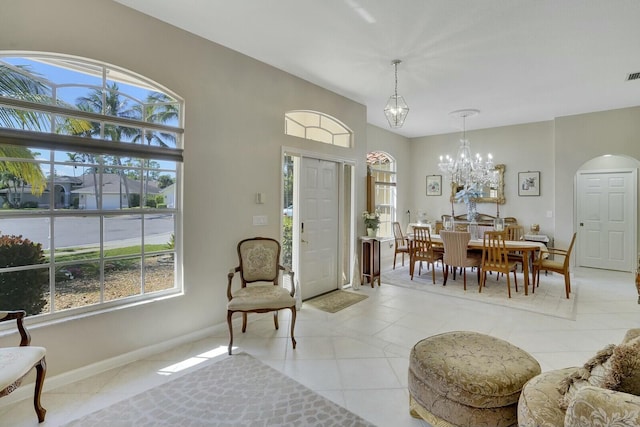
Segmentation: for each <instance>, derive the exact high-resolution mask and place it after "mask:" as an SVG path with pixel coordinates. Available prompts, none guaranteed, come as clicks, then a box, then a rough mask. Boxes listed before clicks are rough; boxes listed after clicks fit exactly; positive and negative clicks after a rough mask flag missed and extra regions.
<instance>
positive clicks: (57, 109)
mask: <svg viewBox="0 0 640 427" xmlns="http://www.w3.org/2000/svg"><path fill="white" fill-rule="evenodd" d="M6 57H13V58H17V57H24V58H29V59H34V60H38V61H42V62H47V63H49V64H53V65H54V66H59V67H65V66H66V67H67V68H68V67H75V66H80V67H81V68H82V67H86V69H85V71H86V70H92V71H91V72H92V73H95V74H96V75H98V74H101V75H102V81H103V84H104V83H105V82H107V81H114V80H117V81H120V82H123V83H124V84H130V85H131V84H133V85H140V87H143V88H144V89H145V90H149V91H155V92H160V93H162V94H166V95H167V96H168V97H169V99H170V100H171V101H170V102H171V104H175V105H176V106H177V111H178V113H177V120H176V122H177V124H176V125H173V124H162V123H152V122H149V121H144V120H138V119H134V118H126V117H118V116H114V115H108V114H100V113H94V112H87V111H81V110H78V109H75V108H71V107H68V106H65V105H61V104H60V103H58V102H57V101H55V99H56V98H55V94H56V85H55V83H53V82H49V81H47V85H48V86H50V87H52V97H53V100H54V102H50V103H38V102H34V101H33V100H31V99H24V98H22V99H21V98H20V97H19V96H3V95H2V94H0V107H2V108H7V109H15V110H21V111H29V112H36V113H38V114H42V115H46V116H47V117H50V123H51V126H50V128H49V129H48V133H47V130H43V129H38V130H37V131H35V130H22V129H19V128H15V127H14V128H9V127H3V125H2V123H1V122H0V144H4V145H12V146H20V147H24V148H29V149H33V148H39V149H46V150H50V153H51V154H50V158H49V159H48V160H47V159H38V160H35V159H33V160H31V159H30V160H26V161H27V162H30V163H34V164H38V165H43V166H47V167H49V168H50V172H51V173H50V175H49V177H47V180H48V181H49V184H48V185H49V188H52V189H53V188H55V184H54V180H53V177H54V165H59V164H65V165H74V163H72V162H60V160H59V159H58V160H56V159H55V158H54V153H55V152H56V151H58V152H65V151H71V152H83V153H96V154H98V155H102V154H109V155H114V156H123V157H127V158H135V159H141V160H145V159H147V160H168V161H170V162H175V169H167V170H165V171H168V172H170V173H172V174H175V180H176V183H175V184H176V185H175V188H176V192H175V202H174V204H173V206H172V207H167V208H160V209H151V208H144V209H142V207H143V206H144V201H143V200H144V198H143V191H142V189H140V199H141V200H140V207H141V209H139V210H131V211H118V210H109V209H101V203H100V201H99V200H100V197H96V200H97V204H98V206H97V209H92V210H86V211H71V210H69V211H62V210H59V209H56V208H55V204H54V203H50V205H49V208H48V209H40V210H37V211H33V212H26V211H25V212H20V211H18V212H6V213H5V212H2V210H0V219H2V218H13V219H16V218H21V219H22V218H25V219H28V218H38V219H42V218H44V219H48V221H49V223H50V224H53V223H54V222H55V220H56V218H61V217H87V216H88V217H95V218H99V219H100V224H101V226H100V232H99V240H100V248H101V249H100V256H99V260H97V262H99V264H100V265H101V266H103V265H104V261H105V258H104V255H103V248H104V242H103V239H104V233H103V225H102V224H103V222H104V218H106V217H113V216H125V215H128V216H131V215H134V216H135V215H139V216H141V218H142V217H143V216H144V215H149V214H163V215H173V218H174V219H173V229H174V239H175V247H174V248H173V249H168V250H166V251H159V252H155V251H154V252H151V253H148V254H145V251H144V248H145V246H144V238H145V232H144V221H141V224H142V229H141V241H142V243H141V252H140V254H138V255H137V256H138V257H140V258H141V260H142V261H144V260H145V257H147V256H155V255H162V254H164V253H166V254H171V255H172V256H173V257H174V260H173V263H174V264H173V265H174V284H173V287H172V288H171V289H166V290H163V291H157V292H152V293H145V292H144V274H145V273H144V263H143V264H142V266H141V289H142V293H140V294H136V295H132V296H129V297H124V298H120V299H114V300H109V301H106V300H105V298H104V278H103V276H101V281H100V286H101V293H100V294H101V295H100V302H99V303H97V304H91V305H84V306H79V307H75V308H71V309H66V310H62V311H55V307H54V298H55V268H56V266H57V265H56V263H55V256H54V257H53V260H49V261H48V262H46V263H43V264H36V265H31V266H24V267H10V268H2V267H0V274H2V272H12V271H19V270H21V269H24V270H27V269H33V268H49V287H50V289H49V291H50V296H49V299H50V301H49V306H50V311H49V312H48V313H42V314H38V315H35V316H30V318H37V319H39V320H37V321H38V322H39V321H40V320H45V319H46V320H51V319H56V318H63V317H68V316H71V315H77V314H81V313H85V312H93V311H99V310H104V309H113V308H115V307H121V306H124V305H129V304H132V303H139V302H140V301H148V300H155V299H157V298H159V297H164V296H167V295H178V294H180V293H181V292H182V290H183V284H182V244H181V242H182V236H181V230H182V207H181V205H182V203H181V194H180V188H181V185H180V183H181V181H182V176H183V168H182V151H183V149H182V147H183V134H184V129H183V125H184V113H183V112H184V101H183V100H182V99H181V98H180V97H178V96H177V95H175V94H174V93H173V92H171V91H170V90H168V89H166V88H164V87H162V86H161V85H159V84H157V83H155V82H153V81H151V80H149V79H146V78H144V77H142V76H139V75H137V74H135V73H133V72H130V71H128V70H125V69H122V68H119V67H116V66H113V65H110V64H106V63H102V62H97V61H93V60H90V59H87V58H80V57H73V56H69V55H59V54H47V53H39V52H38V53H36V52H24V51H23V52H15V51H0V61H2V60H3V58H6ZM3 64H4V65H6V63H3ZM75 71H79V70H75ZM107 76H108V79H107ZM61 86H62V85H60V87H61ZM78 86H82V85H78ZM122 96H123V97H127V96H129V95H127V94H126V93H122ZM56 117H71V118H75V119H78V120H86V121H90V122H93V123H100V126H101V129H104V128H105V125H107V124H108V125H113V126H122V127H128V128H136V129H139V130H140V135H147V132H163V133H171V134H172V135H174V136H175V147H164V146H154V145H146V144H145V143H144V141H142V142H141V143H139V144H134V143H132V142H126V141H119V142H117V141H113V140H105V139H101V138H104V133H103V131H101V134H100V138H95V137H81V136H70V135H64V134H59V133H56V130H55V118H56ZM140 139H141V140H142V139H144V138H140ZM0 160H4V161H25V159H22V158H20V159H15V158H10V157H3V158H1V159H0ZM143 163H144V162H141V165H140V166H139V171H140V173H142V172H143V171H145V170H147V169H146V168H145V167H144V166H142V164H143ZM94 165H95V164H94ZM114 168H116V169H117V168H118V167H114ZM132 168H133V167H130V166H128V167H123V168H121V169H132ZM99 170H100V171H101V170H102V169H99ZM154 171H162V170H159V169H154ZM95 178H96V180H97V179H100V180H102V173H101V172H100V173H99V174H96V176H95ZM141 182H142V181H141ZM49 193H50V194H49V200H50V201H51V202H53V197H54V193H55V192H54V191H50V192H49ZM144 194H145V195H146V192H145V193H144ZM51 230H53V225H51ZM51 234H52V235H53V233H51ZM50 250H51V253H53V252H54V250H55V240H54V238H53V237H52V240H51V249H50ZM125 258H127V257H126V256H124V257H116V258H108V260H114V259H115V260H117V259H125ZM67 263H68V262H67ZM60 265H64V263H61V264H60ZM52 310H53V311H52ZM31 323H33V320H31Z"/></svg>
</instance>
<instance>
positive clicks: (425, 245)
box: [409, 227, 444, 284]
mask: <svg viewBox="0 0 640 427" xmlns="http://www.w3.org/2000/svg"><path fill="white" fill-rule="evenodd" d="M442 252H443V251H442V250H441V249H439V248H435V247H434V246H433V243H432V242H431V232H430V231H429V227H413V239H411V250H410V252H409V261H410V263H411V265H410V266H409V269H410V273H411V280H413V274H414V271H415V264H416V262H418V261H419V262H420V266H419V267H418V276H420V273H422V261H424V262H426V263H427V265H428V266H429V265H430V266H431V277H432V279H433V283H434V284H435V283H436V262H437V261H441V260H442ZM442 271H443V272H444V264H443V266H442Z"/></svg>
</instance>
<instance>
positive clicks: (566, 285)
mask: <svg viewBox="0 0 640 427" xmlns="http://www.w3.org/2000/svg"><path fill="white" fill-rule="evenodd" d="M564 292H565V293H566V294H567V299H569V293H570V292H571V281H570V279H569V272H567V274H565V275H564Z"/></svg>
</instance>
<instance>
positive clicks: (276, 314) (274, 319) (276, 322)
mask: <svg viewBox="0 0 640 427" xmlns="http://www.w3.org/2000/svg"><path fill="white" fill-rule="evenodd" d="M273 325H274V326H275V327H276V330H277V329H278V328H279V327H280V326H279V325H278V311H277V310H276V311H274V312H273Z"/></svg>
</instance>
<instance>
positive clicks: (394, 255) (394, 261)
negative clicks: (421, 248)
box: [393, 252, 404, 270]
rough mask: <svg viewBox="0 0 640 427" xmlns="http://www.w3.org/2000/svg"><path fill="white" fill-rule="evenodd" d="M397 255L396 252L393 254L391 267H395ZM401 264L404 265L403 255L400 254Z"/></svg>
mask: <svg viewBox="0 0 640 427" xmlns="http://www.w3.org/2000/svg"><path fill="white" fill-rule="evenodd" d="M397 256H398V252H396V253H394V254H393V269H394V270H395V269H396V257H397ZM402 265H404V255H402Z"/></svg>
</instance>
